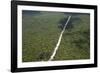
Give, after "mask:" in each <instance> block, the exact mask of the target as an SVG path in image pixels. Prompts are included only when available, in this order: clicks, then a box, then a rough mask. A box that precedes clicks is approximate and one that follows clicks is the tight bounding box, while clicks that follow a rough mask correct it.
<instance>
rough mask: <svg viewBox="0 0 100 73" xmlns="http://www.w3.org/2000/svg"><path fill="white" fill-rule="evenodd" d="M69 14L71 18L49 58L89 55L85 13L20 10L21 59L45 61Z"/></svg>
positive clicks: (65, 58)
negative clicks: (56, 49)
mask: <svg viewBox="0 0 100 73" xmlns="http://www.w3.org/2000/svg"><path fill="white" fill-rule="evenodd" d="M69 15H72V18H71V21H70V22H69V23H68V26H67V27H66V30H65V32H64V35H63V37H62V41H61V44H60V47H59V49H58V51H57V53H56V55H55V57H54V59H53V60H74V59H89V58H90V34H89V33H90V21H89V20H90V15H89V14H72V13H70V14H69V13H60V12H40V11H39V12H38V11H23V16H22V61H23V62H32V61H48V59H49V58H50V56H51V55H52V52H53V50H54V47H55V46H56V43H57V41H58V38H59V35H60V33H61V31H62V28H63V27H64V24H65V22H66V21H67V18H68V16H69Z"/></svg>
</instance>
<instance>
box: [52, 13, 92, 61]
mask: <svg viewBox="0 0 100 73" xmlns="http://www.w3.org/2000/svg"><path fill="white" fill-rule="evenodd" d="M77 17H78V20H75V21H74V20H73V18H74V19H75V18H77ZM71 21H72V22H71V25H72V26H73V28H70V29H66V31H65V32H64V35H63V38H62V42H61V45H60V47H59V50H58V51H57V54H56V56H55V59H54V60H73V59H89V58H90V16H89V15H88V14H83V15H82V14H79V15H77V16H72V18H71Z"/></svg>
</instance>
